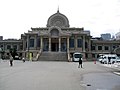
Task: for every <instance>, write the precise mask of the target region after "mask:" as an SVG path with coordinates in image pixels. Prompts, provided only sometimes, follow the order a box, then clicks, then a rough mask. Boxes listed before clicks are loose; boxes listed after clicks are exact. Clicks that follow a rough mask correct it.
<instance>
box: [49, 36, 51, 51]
mask: <svg viewBox="0 0 120 90" xmlns="http://www.w3.org/2000/svg"><path fill="white" fill-rule="evenodd" d="M49 52H51V37H49Z"/></svg>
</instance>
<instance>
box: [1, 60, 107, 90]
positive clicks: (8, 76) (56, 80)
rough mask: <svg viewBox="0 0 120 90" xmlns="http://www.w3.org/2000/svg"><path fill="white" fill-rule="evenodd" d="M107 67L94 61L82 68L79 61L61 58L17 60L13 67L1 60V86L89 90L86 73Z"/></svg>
mask: <svg viewBox="0 0 120 90" xmlns="http://www.w3.org/2000/svg"><path fill="white" fill-rule="evenodd" d="M107 69H108V68H105V67H104V66H101V65H100V64H99V63H96V64H94V62H83V68H78V63H77V62H60V61H58V62H55V61H39V62H30V61H26V62H25V63H23V62H22V61H14V65H13V67H10V66H9V61H6V60H5V61H2V62H0V90H87V89H86V88H87V83H85V82H84V77H83V76H84V75H85V74H88V73H105V72H108V70H107ZM88 86H89V85H88ZM88 90H89V89H88ZM91 90H92V89H91ZM101 90H102V89H101Z"/></svg>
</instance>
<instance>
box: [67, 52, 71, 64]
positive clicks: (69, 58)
mask: <svg viewBox="0 0 120 90" xmlns="http://www.w3.org/2000/svg"><path fill="white" fill-rule="evenodd" d="M67 56H68V61H69V62H70V61H71V57H70V52H68V53H67Z"/></svg>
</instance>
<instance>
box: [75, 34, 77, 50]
mask: <svg viewBox="0 0 120 90" xmlns="http://www.w3.org/2000/svg"><path fill="white" fill-rule="evenodd" d="M75 49H77V36H75Z"/></svg>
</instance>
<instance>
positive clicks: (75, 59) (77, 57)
mask: <svg viewBox="0 0 120 90" xmlns="http://www.w3.org/2000/svg"><path fill="white" fill-rule="evenodd" d="M80 57H81V58H82V54H81V53H79V52H75V53H74V54H73V61H74V62H78V61H79V58H80Z"/></svg>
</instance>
